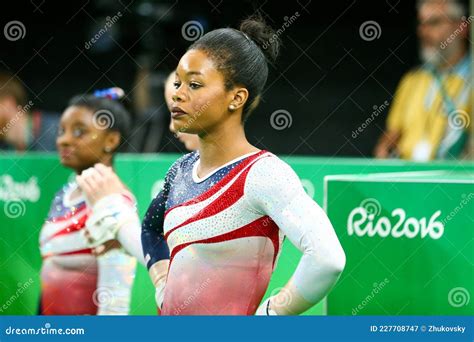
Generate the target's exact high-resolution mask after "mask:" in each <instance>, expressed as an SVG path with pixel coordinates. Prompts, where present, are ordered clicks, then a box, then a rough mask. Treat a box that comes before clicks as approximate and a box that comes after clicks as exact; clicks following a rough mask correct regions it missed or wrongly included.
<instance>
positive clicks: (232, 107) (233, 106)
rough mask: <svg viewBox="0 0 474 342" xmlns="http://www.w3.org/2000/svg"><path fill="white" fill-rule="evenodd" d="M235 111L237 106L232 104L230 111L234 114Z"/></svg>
mask: <svg viewBox="0 0 474 342" xmlns="http://www.w3.org/2000/svg"><path fill="white" fill-rule="evenodd" d="M234 110H235V105H233V104H230V105H229V111H231V112H233V111H234Z"/></svg>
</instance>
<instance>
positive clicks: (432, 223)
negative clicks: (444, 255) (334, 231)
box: [347, 198, 444, 240]
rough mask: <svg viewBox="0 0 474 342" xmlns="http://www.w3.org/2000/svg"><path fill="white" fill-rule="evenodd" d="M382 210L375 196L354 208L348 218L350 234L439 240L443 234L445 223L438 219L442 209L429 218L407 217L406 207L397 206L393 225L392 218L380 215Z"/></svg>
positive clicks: (393, 212)
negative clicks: (418, 237)
mask: <svg viewBox="0 0 474 342" xmlns="http://www.w3.org/2000/svg"><path fill="white" fill-rule="evenodd" d="M380 212H381V206H380V203H379V202H378V201H377V200H376V199H375V198H369V199H366V200H364V201H362V202H361V204H360V205H359V206H358V207H356V208H354V209H352V211H351V212H350V214H349V217H348V218H347V233H348V234H349V236H351V235H354V234H355V235H357V236H369V237H373V236H376V235H378V236H380V237H388V236H392V237H394V238H400V237H407V238H409V239H414V238H416V237H417V236H420V237H421V238H422V239H423V238H425V237H427V236H428V237H430V238H432V239H434V240H437V239H439V238H441V237H442V236H443V233H444V225H443V223H442V222H440V221H437V218H438V217H439V216H440V215H441V210H437V211H436V212H434V213H433V214H432V215H431V217H430V218H429V219H428V218H426V217H422V218H420V219H417V218H415V217H407V214H406V212H405V210H404V209H402V208H396V209H394V210H393V211H392V212H391V218H392V219H394V218H395V219H396V222H395V224H394V225H393V226H392V223H391V220H390V218H388V217H386V216H381V217H378V216H379V214H380Z"/></svg>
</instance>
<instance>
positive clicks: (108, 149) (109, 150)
mask: <svg viewBox="0 0 474 342" xmlns="http://www.w3.org/2000/svg"><path fill="white" fill-rule="evenodd" d="M104 152H105V153H110V152H112V148H110V147H109V146H105V147H104Z"/></svg>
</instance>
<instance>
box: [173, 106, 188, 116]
mask: <svg viewBox="0 0 474 342" xmlns="http://www.w3.org/2000/svg"><path fill="white" fill-rule="evenodd" d="M186 114H187V113H186V112H185V111H184V110H182V109H181V108H180V107H172V108H171V117H172V118H176V117H178V116H182V115H186Z"/></svg>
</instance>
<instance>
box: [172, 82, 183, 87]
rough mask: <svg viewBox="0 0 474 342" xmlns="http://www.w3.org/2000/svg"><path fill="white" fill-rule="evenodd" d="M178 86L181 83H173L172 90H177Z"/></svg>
mask: <svg viewBox="0 0 474 342" xmlns="http://www.w3.org/2000/svg"><path fill="white" fill-rule="evenodd" d="M180 85H181V83H179V82H178V81H176V82H174V83H173V86H174V89H178V88H179V86H180Z"/></svg>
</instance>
